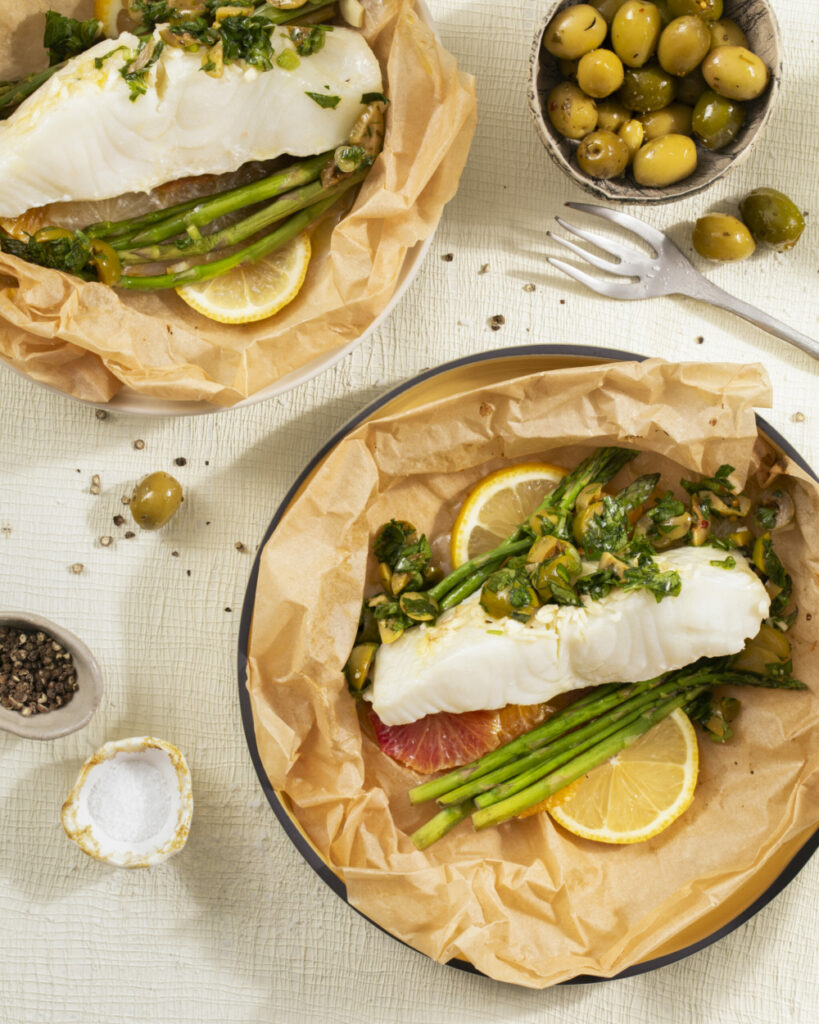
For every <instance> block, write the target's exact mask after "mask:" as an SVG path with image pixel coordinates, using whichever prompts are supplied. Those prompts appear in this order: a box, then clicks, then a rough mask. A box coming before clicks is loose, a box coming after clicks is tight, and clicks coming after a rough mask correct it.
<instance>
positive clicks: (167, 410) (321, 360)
mask: <svg viewBox="0 0 819 1024" xmlns="http://www.w3.org/2000/svg"><path fill="white" fill-rule="evenodd" d="M415 10H416V12H417V14H418V16H419V18H420V19H421V20H422V21H423V22H424V24H425V25H427V26H428V27H429V28H430V29H432V32H433V33H434V35H435V38H436V40H438V42H440V37H439V35H438V32H437V30H436V28H435V23H434V22H433V20H432V15H431V14H430V12H429V8H428V7H427V5H426V2H425V0H415ZM434 234H435V232H434V231H433V233H432V234H431V235H430V236H429V237H428V238H426V239H424V241H422V242H418V243H417V244H416V245H414V246H413V247H412V248H411V249H409V250H408V251H407V255H406V256H405V257H404V266H403V267H402V269H401V273H400V275H399V277H398V283H397V285H396V288H395V292H394V293H393V296H392V298H391V299H390V301H389V302H388V303H387V305H386V306H385V307H384V309H383V310H382V311H381V312H380V313H379V314H378V316H377V317H376V318H375V320H373V322H372V323H371V324H370V326H369V327H368V328H367V330H366V331H364V333H363V334H360V335H359V336H358V337H357V338H354V339H353V340H352V341H351V342H350V343H349V344H348V345H345V346H344V348H341V349H336V350H334V351H332V352H325V353H324V354H323V355H320V356H317V357H316V358H315V359H312V360H310V362H309V363H305V365H304V366H300V367H299V368H298V369H296V370H293V371H291V372H290V373H287V374H285V375H284V377H280V378H279V379H278V380H276V381H274V382H273V383H272V384H269V385H268V386H267V387H266V388H262V389H261V390H260V391H257V392H255V394H252V395H250V396H248V397H247V398H245V399H243V400H242V401H241V402H237V403H236V404H235V405H231V406H227V407H222V406H216V405H212V404H211V403H210V402H175V401H171V400H170V399H164V398H154V397H153V396H151V395H143V394H140V393H139V392H138V391H134V390H133V389H131V388H129V387H124V388H122V389H121V390H120V391H118V392H117V394H116V395H114V397H113V398H112V399H111V401H110V402H107V403H105V408H106V409H113V410H114V411H116V412H125V413H133V414H134V415H137V416H204V415H207V414H209V413H217V412H225V411H226V409H243V408H245V407H246V406H249V405H255V404H256V403H257V402H264V401H266V400H267V399H268V398H273V397H274V396H275V395H281V394H283V393H284V392H285V391H290V390H291V389H292V388H295V387H298V386H299V384H304V383H305V381H308V380H311V379H312V378H313V377H316V376H317V375H318V374H320V373H323V372H324V371H325V370H329V369H330V367H331V366H335V364H336V363H338V362H340V361H341V360H342V359H343V358H344V357H345V356H346V355H348V354H349V353H350V352H352V351H353V349H354V348H356V347H357V346H358V345H360V344H361V343H362V342H363V341H365V340H366V339H367V338H369V337H370V335H371V334H372V333H373V332H374V331H375V330H377V328H378V327H379V326H380V325H381V323H382V322H383V321H384V320H385V319H386V318H387V317H388V316H389V315H390V313H391V312H392V311H393V309H394V308H395V306H396V305H397V304H398V302H399V301H400V300H401V297H402V296H403V294H404V292H405V291H406V290H407V288H409V286H410V284H411V283H412V280H413V278H414V277H415V275H416V274H417V273H418V271H419V270H420V269H421V264H422V263H423V262H424V257H425V256H426V254H427V250H428V249H429V247H430V245H431V243H432V239H433V237H434ZM2 365H5V366H8V364H7V363H3V364H2ZM8 368H9V369H10V370H12V371H13V372H14V373H19V374H20V376H21V377H25V378H26V379H27V380H32V378H31V377H28V376H27V375H26V374H24V373H23V372H22V371H21V370H17V369H16V368H15V367H13V366H8ZM34 383H35V384H38V385H39V386H40V387H43V388H45V389H47V390H48V391H52V392H54V394H57V395H62V397H63V398H70V399H71V400H72V401H75V402H81V403H82V404H83V405H90V406H92V407H94V406H96V405H98V404H99V403H95V402H86V401H84V400H83V399H81V398H75V397H74V396H73V395H67V394H66V393H65V392H64V391H60V390H59V388H54V387H51V385H49V384H42V383H40V382H39V381H34Z"/></svg>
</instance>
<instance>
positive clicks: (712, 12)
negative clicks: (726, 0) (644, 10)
mask: <svg viewBox="0 0 819 1024" xmlns="http://www.w3.org/2000/svg"><path fill="white" fill-rule="evenodd" d="M668 6H669V8H670V10H671V13H672V14H673V15H674V17H675V18H681V17H682V16H683V15H685V14H696V15H697V17H699V18H702V20H703V21H717V20H718V19H719V18H721V17H722V0H668Z"/></svg>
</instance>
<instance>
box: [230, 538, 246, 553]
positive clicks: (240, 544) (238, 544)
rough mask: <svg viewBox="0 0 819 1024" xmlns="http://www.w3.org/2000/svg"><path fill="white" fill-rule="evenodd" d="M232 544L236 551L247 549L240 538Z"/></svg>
mask: <svg viewBox="0 0 819 1024" xmlns="http://www.w3.org/2000/svg"><path fill="white" fill-rule="evenodd" d="M233 546H234V547H235V548H236V550H237V551H246V550H247V548H246V547H245V546H244V544H243V543H242V542H241V541H240V540H237V541H236V543H235V544H234V545H233Z"/></svg>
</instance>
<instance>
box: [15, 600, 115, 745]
mask: <svg viewBox="0 0 819 1024" xmlns="http://www.w3.org/2000/svg"><path fill="white" fill-rule="evenodd" d="M101 699H102V673H101V672H100V667H99V665H98V664H97V661H96V659H95V658H94V655H93V654H92V653H91V652H90V651H89V650H88V648H87V647H86V646H85V644H84V643H83V642H82V640H80V639H78V638H77V637H76V636H74V634H73V633H69V631H68V630H67V629H63V627H62V626H58V625H57V624H56V623H54V622H49V620H48V619H44V618H42V617H41V616H40V615H33V614H31V613H29V612H0V729H5V731H6V732H13V733H15V734H16V735H17V736H27V737H28V738H29V739H35V740H54V739H57V738H58V737H60V736H67V735H68V734H69V733H72V732H76V731H77V730H78V729H82V728H83V726H85V725H87V724H88V723H89V721H90V720H91V716H92V715H93V714H94V712H95V711H96V709H97V706H98V705H99V702H100V700H101Z"/></svg>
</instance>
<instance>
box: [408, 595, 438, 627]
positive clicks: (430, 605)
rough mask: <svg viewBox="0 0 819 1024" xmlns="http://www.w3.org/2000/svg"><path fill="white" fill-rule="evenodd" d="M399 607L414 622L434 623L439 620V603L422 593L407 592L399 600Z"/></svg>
mask: <svg viewBox="0 0 819 1024" xmlns="http://www.w3.org/2000/svg"><path fill="white" fill-rule="evenodd" d="M398 607H399V608H400V609H401V611H402V612H403V613H404V615H406V617H407V618H408V619H412V621H413V622H432V620H433V619H437V618H438V612H439V611H440V608H439V607H438V602H437V601H436V600H435V598H433V597H430V596H429V594H425V593H423V592H422V591H416V590H407V591H406V592H405V593H403V594H402V595H401V596H400V597H399V599H398Z"/></svg>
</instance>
